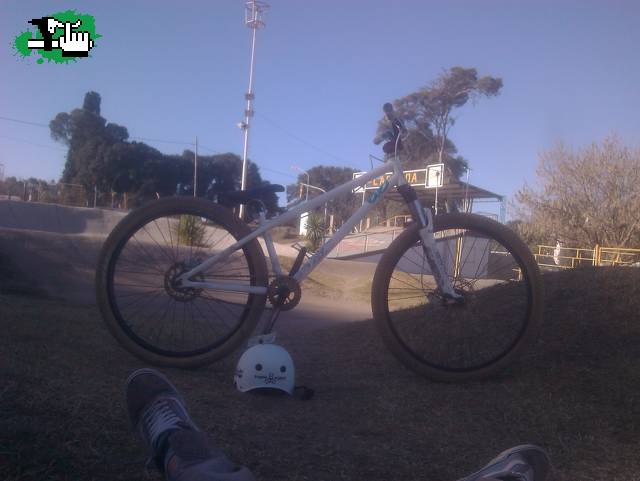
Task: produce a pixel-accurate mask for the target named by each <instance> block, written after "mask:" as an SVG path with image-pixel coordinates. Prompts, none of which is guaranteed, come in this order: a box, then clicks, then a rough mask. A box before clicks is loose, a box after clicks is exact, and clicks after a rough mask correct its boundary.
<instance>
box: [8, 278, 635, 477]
mask: <svg viewBox="0 0 640 481" xmlns="http://www.w3.org/2000/svg"><path fill="white" fill-rule="evenodd" d="M325 281H327V282H328V280H327V279H325ZM544 282H545V287H546V295H547V301H546V312H545V323H544V329H543V331H542V335H541V337H540V339H539V341H538V342H537V344H536V345H535V346H534V348H532V349H530V350H529V352H528V354H527V356H526V357H525V358H523V359H522V360H521V361H520V362H519V363H517V364H516V365H514V366H513V367H512V368H511V369H509V370H508V371H507V372H505V373H504V374H503V375H501V376H500V377H498V378H494V379H491V380H489V381H485V382H477V383H468V384H461V385H459V384H457V385H448V384H437V383H433V382H429V381H427V380H424V379H421V378H419V377H417V376H415V375H414V374H412V373H411V372H409V371H407V370H406V369H404V368H403V367H402V366H401V365H400V364H399V363H398V362H396V361H395V359H393V357H392V356H391V355H390V354H389V353H388V351H387V350H386V349H385V348H384V346H383V345H382V343H381V341H380V339H379V336H378V334H377V332H376V331H375V329H374V326H373V323H372V322H371V321H366V322H353V323H350V324H344V325H333V326H328V327H326V328H323V329H318V330H312V329H311V328H306V329H307V330H305V326H302V325H301V326H299V327H296V329H299V330H296V332H293V328H292V332H282V331H281V332H280V339H281V341H282V343H283V345H285V346H286V347H287V349H289V351H290V352H291V354H292V356H293V357H294V359H295V361H296V368H297V373H298V382H299V383H302V384H305V385H308V386H311V387H312V388H314V389H315V390H316V396H315V398H314V399H313V400H311V401H307V402H303V401H300V400H298V399H295V398H289V397H263V396H253V395H248V394H240V393H238V392H237V391H235V389H234V388H233V386H232V372H233V367H234V365H235V361H236V359H237V356H238V354H236V355H234V356H232V357H230V358H228V359H226V360H224V361H222V362H220V363H218V364H215V365H212V366H210V367H207V368H205V369H201V370H197V371H178V370H171V369H167V370H165V373H166V374H167V375H168V376H169V377H170V378H171V379H172V380H173V381H174V382H175V384H176V385H177V386H178V387H179V388H180V389H181V390H182V391H183V392H184V394H185V396H186V399H187V400H188V405H189V408H190V410H191V412H192V414H193V417H194V418H195V420H196V421H197V422H198V423H199V424H200V426H201V427H202V428H203V429H205V430H206V431H208V432H209V433H210V435H211V436H212V437H213V439H214V440H215V441H216V443H217V444H218V445H219V446H221V447H222V448H223V449H224V450H225V451H226V452H227V453H228V454H229V455H230V457H231V458H232V459H234V460H236V461H238V462H242V463H244V464H246V465H248V466H249V467H250V468H251V469H252V470H253V471H254V472H255V473H256V475H257V477H258V479H262V480H278V481H280V480H292V481H293V480H297V481H304V480H325V481H337V480H367V481H382V480H400V479H402V480H443V481H446V480H454V479H458V478H459V477H461V476H464V475H465V474H468V473H469V472H471V471H473V470H474V469H476V468H477V467H479V466H480V465H482V464H483V463H485V462H486V461H487V460H489V459H490V458H491V457H492V456H493V455H494V454H496V453H497V452H498V451H500V450H502V449H505V448H507V447H509V446H512V445H514V444H517V443H521V442H529V441H530V442H535V443H539V444H541V445H542V446H544V447H546V448H547V449H548V450H549V452H550V453H551V456H552V459H553V461H554V464H555V466H556V474H555V477H554V479H555V480H557V481H564V480H566V481H569V480H572V481H573V480H581V481H588V480H603V481H604V480H607V481H613V480H620V481H622V480H624V481H632V480H638V479H640V474H638V473H640V457H639V456H638V451H639V448H640V443H639V435H640V422H639V421H638V420H639V419H640V342H639V338H640V322H638V321H639V319H638V312H640V269H633V268H599V269H594V268H590V269H577V270H572V271H565V272H558V273H551V274H548V275H545V276H544ZM337 306H339V303H338V304H337ZM337 308H339V307H337ZM0 327H1V328H2V333H3V335H2V336H1V337H0V353H1V354H0V356H1V362H0V413H1V415H0V479H2V480H5V481H17V480H21V481H22V480H25V481H29V480H34V481H35V480H37V481H48V480H140V479H152V480H160V479H161V478H160V477H159V476H158V475H156V474H155V473H150V474H146V473H145V471H144V468H143V461H144V458H145V455H146V453H145V451H144V449H143V448H142V446H141V445H140V443H139V442H138V441H137V440H136V439H135V438H134V436H133V435H132V434H131V432H130V430H129V427H128V424H127V421H126V416H125V411H124V403H123V401H124V400H123V394H122V387H123V382H124V379H125V378H126V376H127V375H128V373H129V372H130V371H131V370H132V369H135V368H137V367H140V366H141V363H140V362H139V361H137V360H136V359H134V358H132V357H131V356H129V355H128V354H127V353H126V352H124V351H123V350H122V349H121V348H120V347H119V346H118V345H117V344H116V342H115V341H114V340H113V338H112V337H111V336H110V335H109V334H108V332H107V331H106V329H105V328H104V327H103V324H102V322H101V320H100V317H99V314H98V312H97V310H96V309H95V308H93V307H91V306H88V307H87V306H85V307H83V306H75V305H69V304H68V303H63V302H60V301H56V300H50V299H43V298H40V297H33V296H17V295H14V294H11V295H7V294H4V295H1V296H0Z"/></svg>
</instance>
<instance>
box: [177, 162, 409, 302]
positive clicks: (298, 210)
mask: <svg viewBox="0 0 640 481" xmlns="http://www.w3.org/2000/svg"><path fill="white" fill-rule="evenodd" d="M389 164H392V165H393V166H394V174H393V175H392V176H391V178H389V179H387V180H386V181H385V183H384V184H383V186H381V187H380V188H379V189H378V190H377V191H374V192H373V193H372V194H371V195H372V196H373V202H371V201H369V202H366V203H365V205H364V206H362V207H361V208H360V209H358V210H357V211H356V212H355V213H354V214H353V215H352V216H351V217H350V218H349V220H348V221H347V222H346V223H345V225H343V226H342V227H341V228H340V229H339V230H338V231H337V232H336V233H335V234H334V235H333V236H332V237H331V238H330V239H329V240H328V241H327V242H326V243H325V245H326V244H328V243H332V245H334V246H335V245H336V244H337V242H339V241H340V240H342V239H343V238H344V237H345V236H346V235H347V234H348V233H349V232H350V230H351V228H352V227H353V226H354V225H355V224H356V223H357V222H359V221H360V219H362V218H363V217H364V216H365V215H366V214H367V212H369V210H371V208H372V207H373V206H374V205H375V204H376V203H377V202H378V200H380V199H381V198H382V197H383V194H384V191H386V189H388V187H389V186H391V185H393V184H395V183H396V182H399V181H401V180H404V178H402V175H400V176H399V175H398V172H397V170H398V167H397V166H396V165H395V162H389V163H384V164H382V165H380V166H378V167H376V168H375V169H373V170H371V171H369V172H367V173H366V174H363V175H361V176H360V177H357V178H356V179H353V180H351V181H349V182H346V183H344V184H342V185H340V186H338V187H336V188H335V189H332V190H330V191H329V192H326V193H324V194H321V195H319V196H318V197H314V198H313V199H311V200H309V201H307V202H304V203H302V204H299V205H297V206H295V207H294V208H292V209H290V210H288V211H287V212H285V213H283V214H280V215H279V216H277V217H276V218H275V219H272V220H270V221H268V222H266V223H264V224H262V225H260V226H258V227H257V228H256V229H255V230H254V231H253V232H251V234H249V235H247V236H245V237H243V238H242V239H240V240H239V241H237V242H235V243H234V244H232V245H230V246H229V247H227V248H226V249H223V250H222V251H221V252H219V253H217V254H216V255H214V256H212V257H209V258H208V259H207V260H205V261H204V262H202V263H201V264H199V265H197V266H195V267H194V268H193V269H191V270H190V271H188V272H185V273H184V274H182V275H181V276H180V277H179V280H180V281H181V283H182V286H183V287H200V288H203V287H206V288H209V289H217V290H226V291H233V292H248V293H251V294H265V293H266V292H267V289H266V287H260V286H255V287H254V286H245V285H239V284H233V283H220V282H200V281H191V280H189V279H190V278H192V277H193V276H195V275H197V274H198V273H200V272H202V271H204V270H206V269H208V268H209V267H211V266H212V265H213V264H215V263H216V262H218V261H220V260H221V259H224V258H226V257H227V256H228V255H230V254H231V253H233V252H234V251H236V250H238V249H240V248H242V247H243V246H244V245H245V244H247V243H249V242H251V241H252V240H253V239H255V238H257V237H259V236H261V235H262V234H264V233H265V232H267V231H269V230H270V229H272V228H273V227H276V226H278V225H281V224H284V223H286V222H288V221H290V220H292V219H295V218H297V217H299V216H300V214H302V213H303V212H308V211H311V210H313V209H315V208H316V207H319V206H321V205H323V204H324V203H325V202H328V201H329V200H331V199H333V198H335V197H338V196H340V195H342V194H345V193H347V192H351V191H352V190H353V189H354V188H356V187H360V186H364V185H365V184H366V183H367V182H369V181H370V180H372V179H375V178H376V177H380V176H382V175H384V174H385V173H386V172H387V170H388V169H389ZM401 178H402V179H401ZM382 187H385V189H384V191H383V190H381V189H382ZM376 194H377V195H376ZM346 225H350V226H351V227H350V228H349V229H348V230H347V229H346V228H345V226H346ZM334 239H337V241H335V242H334ZM323 247H324V245H323ZM329 251H330V249H329V250H326V249H325V250H322V253H323V255H322V257H318V254H319V253H320V252H318V253H316V254H314V256H313V257H312V258H311V259H310V260H309V262H312V261H313V260H314V258H316V259H317V260H315V261H314V262H313V263H312V267H315V266H316V265H317V264H318V263H319V262H320V261H321V260H322V258H324V257H326V255H327V254H328V253H329ZM311 270H312V269H310V268H308V267H306V266H303V267H302V268H301V269H300V271H299V272H298V274H297V275H296V276H295V277H296V280H303V279H304V278H305V277H306V276H307V275H308V274H309V273H310V272H311Z"/></svg>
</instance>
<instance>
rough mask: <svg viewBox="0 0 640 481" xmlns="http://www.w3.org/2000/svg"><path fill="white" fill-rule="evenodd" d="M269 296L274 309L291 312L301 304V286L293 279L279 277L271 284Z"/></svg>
mask: <svg viewBox="0 0 640 481" xmlns="http://www.w3.org/2000/svg"><path fill="white" fill-rule="evenodd" d="M267 295H268V297H269V302H271V304H272V305H273V306H274V307H279V308H280V310H282V311H289V310H291V309H293V308H294V307H296V306H297V305H298V303H299V302H300V298H301V297H302V291H301V289H300V284H299V283H298V281H296V280H295V279H294V278H293V277H289V276H278V277H276V278H275V279H274V280H273V281H271V283H270V284H269V289H268V291H267Z"/></svg>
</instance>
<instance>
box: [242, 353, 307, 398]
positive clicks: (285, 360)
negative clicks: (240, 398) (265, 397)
mask: <svg viewBox="0 0 640 481" xmlns="http://www.w3.org/2000/svg"><path fill="white" fill-rule="evenodd" d="M295 377H296V372H295V368H294V367H293V360H292V359H291V356H290V355H289V353H288V352H287V351H286V350H285V349H284V348H283V347H281V346H278V345H276V344H256V345H255V346H252V347H250V348H249V349H247V350H246V351H245V352H244V354H242V356H241V357H240V360H239V361H238V366H237V367H236V375H235V377H234V383H235V385H236V388H238V391H241V392H247V391H251V390H253V389H261V388H262V389H264V388H267V389H280V390H281V391H285V392H287V393H289V394H292V393H293V388H294V384H295Z"/></svg>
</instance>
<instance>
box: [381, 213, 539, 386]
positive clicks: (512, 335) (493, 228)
mask: <svg viewBox="0 0 640 481" xmlns="http://www.w3.org/2000/svg"><path fill="white" fill-rule="evenodd" d="M434 236H435V237H436V245H437V249H438V251H439V252H440V254H441V256H442V258H443V261H444V265H445V269H446V271H447V274H448V275H449V278H450V279H451V281H452V283H453V287H454V289H455V290H456V292H457V293H459V294H461V295H462V296H463V301H462V302H461V303H460V304H455V305H451V304H447V303H445V302H443V298H442V295H441V293H440V291H439V289H438V287H437V285H436V282H435V279H434V278H433V276H432V275H431V270H430V268H429V265H428V263H427V259H426V255H425V253H424V250H423V247H422V241H421V240H420V236H419V232H418V225H416V224H414V225H412V226H411V227H409V228H408V229H407V230H405V231H404V232H403V233H402V234H401V235H400V236H399V237H398V238H397V239H396V240H395V241H394V242H393V243H392V244H391V245H390V246H389V248H388V249H387V251H386V252H385V254H384V255H383V257H382V259H381V260H380V263H379V265H378V268H377V270H376V273H375V276H374V281H373V286H372V298H371V303H372V309H373V314H374V319H375V322H376V325H377V327H378V330H379V331H380V333H381V335H382V337H383V339H384V341H385V344H386V345H387V347H388V348H389V349H390V350H391V351H392V352H393V354H394V355H395V356H396V357H397V358H398V359H399V360H400V361H401V362H402V363H403V364H404V365H406V366H407V367H409V368H410V369H412V370H414V371H415V372H417V373H419V374H421V375H423V376H425V377H429V378H431V379H434V380H438V381H464V380H471V379H481V378H485V377H487V376H490V375H491V374H493V373H495V372H497V371H499V370H501V369H503V368H504V367H505V366H507V365H508V364H510V363H511V362H513V361H514V360H515V358H516V357H517V356H518V355H519V354H520V353H521V352H522V350H523V349H524V348H525V346H526V345H527V344H528V343H529V342H530V341H531V340H532V339H533V338H534V337H535V335H536V332H537V330H538V327H539V325H540V321H541V313H542V287H541V281H540V272H539V270H538V266H537V264H536V262H535V260H534V258H533V256H532V254H531V252H530V251H529V249H528V247H527V246H526V245H525V244H524V243H523V242H522V241H521V240H520V239H519V238H518V236H517V235H516V234H515V233H514V232H513V231H511V230H509V229H508V228H506V227H505V226H503V225H502V224H499V223H497V222H495V221H492V220H490V219H488V218H486V217H481V216H477V215H471V214H460V213H453V214H445V215H442V216H436V217H435V219H434Z"/></svg>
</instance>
